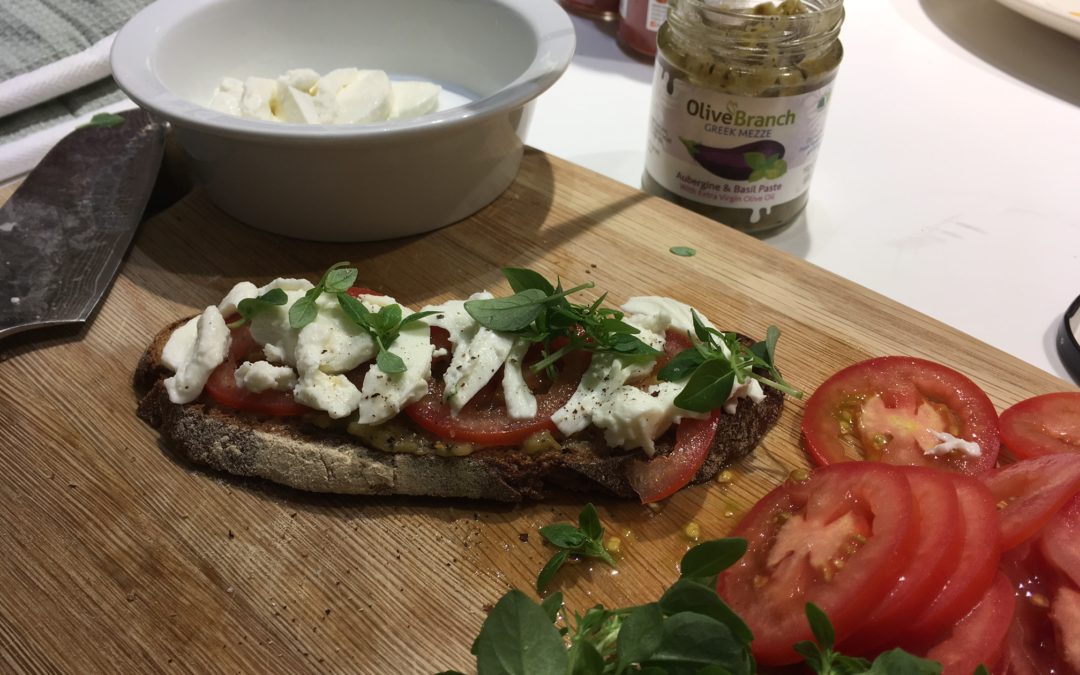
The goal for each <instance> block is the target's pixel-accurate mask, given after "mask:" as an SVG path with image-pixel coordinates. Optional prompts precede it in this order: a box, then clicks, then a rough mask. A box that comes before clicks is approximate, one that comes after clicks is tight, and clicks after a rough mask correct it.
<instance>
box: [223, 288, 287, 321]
mask: <svg viewBox="0 0 1080 675" xmlns="http://www.w3.org/2000/svg"><path fill="white" fill-rule="evenodd" d="M288 301H289V296H288V295H286V294H285V291H283V290H281V289H280V288H271V289H270V290H269V291H267V292H265V293H263V294H262V295H260V296H259V297H257V298H244V299H243V300H241V301H240V302H239V303H237V305H236V313H237V314H239V315H240V318H239V319H237V320H236V321H233V322H232V323H230V324H229V328H239V327H240V326H243V325H244V324H245V323H248V322H249V321H251V319H252V318H253V317H254V316H255V315H256V314H258V313H260V312H264V311H266V310H268V309H270V308H271V307H280V306H281V305H284V304H285V303H287V302H288Z"/></svg>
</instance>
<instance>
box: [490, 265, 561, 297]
mask: <svg viewBox="0 0 1080 675" xmlns="http://www.w3.org/2000/svg"><path fill="white" fill-rule="evenodd" d="M502 273H503V276H504V277H506V280H507V281H508V282H510V288H512V289H514V292H515V293H521V292H522V291H527V290H530V289H532V290H537V291H540V292H541V293H543V294H544V295H555V287H554V286H552V285H551V282H550V281H548V280H547V279H545V278H544V276H543V275H542V274H540V273H539V272H534V271H532V270H529V269H523V268H520V267H504V268H503V269H502Z"/></svg>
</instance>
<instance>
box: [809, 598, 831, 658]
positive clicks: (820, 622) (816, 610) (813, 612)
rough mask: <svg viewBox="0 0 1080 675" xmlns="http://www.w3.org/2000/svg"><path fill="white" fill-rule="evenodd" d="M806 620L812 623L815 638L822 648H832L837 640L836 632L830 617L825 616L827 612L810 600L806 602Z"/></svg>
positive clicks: (811, 629) (811, 628)
mask: <svg viewBox="0 0 1080 675" xmlns="http://www.w3.org/2000/svg"><path fill="white" fill-rule="evenodd" d="M806 620H807V622H808V623H809V624H810V631H811V632H812V633H813V634H814V639H815V640H817V643H818V644H819V645H820V646H821V648H822V649H832V648H833V644H835V642H836V633H835V632H834V631H833V627H832V623H830V622H829V617H827V616H825V612H823V611H821V608H820V607H818V606H817V605H815V604H814V603H812V602H808V603H806Z"/></svg>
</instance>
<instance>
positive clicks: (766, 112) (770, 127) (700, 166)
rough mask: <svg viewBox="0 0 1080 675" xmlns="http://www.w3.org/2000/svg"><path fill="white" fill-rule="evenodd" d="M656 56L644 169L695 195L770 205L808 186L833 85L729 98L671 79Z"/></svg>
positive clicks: (708, 200)
mask: <svg viewBox="0 0 1080 675" xmlns="http://www.w3.org/2000/svg"><path fill="white" fill-rule="evenodd" d="M673 72H674V69H673V68H671V66H670V65H669V64H668V63H667V62H666V61H665V60H664V59H663V57H662V56H658V57H657V59H656V69H655V71H654V74H653V91H652V114H651V118H650V121H649V139H648V144H647V146H646V151H645V169H646V171H648V173H649V175H650V176H652V178H653V179H654V180H655V181H656V182H657V183H659V184H660V185H662V186H663V187H664V188H666V189H668V190H670V191H671V192H674V193H675V194H677V195H679V196H680V197H684V198H687V199H691V200H693V201H697V202H701V203H703V204H709V205H713V206H722V207H728V208H736V209H754V210H755V216H756V214H757V210H758V209H764V213H768V211H769V209H771V208H772V207H773V206H775V205H777V204H784V203H786V202H789V201H791V200H793V199H795V198H797V197H799V196H800V195H802V194H803V193H804V192H806V191H807V190H808V189H809V188H810V178H811V176H812V175H813V172H814V160H815V159H816V157H817V151H818V147H819V145H820V144H821V136H822V132H823V131H824V127H825V113H826V112H827V111H828V109H829V100H830V98H831V92H832V83H831V82H830V83H828V84H826V85H825V86H823V87H821V88H819V89H815V90H814V91H812V92H809V93H806V94H799V95H796V96H779V97H753V96H733V95H730V94H725V93H723V92H719V91H716V90H715V89H708V88H705V87H699V86H696V85H693V84H690V83H689V82H687V81H686V80H684V79H681V78H677V77H673V76H672V74H673Z"/></svg>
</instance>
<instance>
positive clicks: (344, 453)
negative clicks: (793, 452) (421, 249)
mask: <svg viewBox="0 0 1080 675" xmlns="http://www.w3.org/2000/svg"><path fill="white" fill-rule="evenodd" d="M182 323H183V322H182V321H181V322H177V323H175V324H173V325H172V326H169V327H168V328H166V329H165V330H163V331H162V332H161V333H159V334H158V335H157V336H156V337H155V339H154V341H153V342H152V343H151V344H150V346H149V347H148V348H147V350H146V353H145V354H144V355H143V357H142V359H141V360H140V362H139V365H138V369H137V370H136V373H135V386H136V389H137V390H138V391H139V393H140V395H142V400H141V402H140V403H139V416H140V417H142V418H143V419H144V420H146V421H147V422H148V423H149V424H151V425H152V426H154V427H155V428H157V429H158V430H160V432H161V435H162V437H163V439H164V441H165V443H166V445H168V446H169V447H170V448H171V449H173V450H174V451H176V452H179V453H180V454H182V455H183V456H185V457H187V458H188V459H189V460H191V461H193V462H196V463H198V464H205V465H207V466H210V467H213V468H214V469H218V470H221V471H225V472H228V473H231V474H236V475H239V476H253V477H259V478H265V479H267V480H271V481H274V482H275V483H281V484H283V485H288V486H291V487H294V488H299V489H301V490H309V491H312V492H332V493H341V494H375V495H390V494H398V495H427V496H433V497H466V498H473V499H492V500H498V501H518V500H521V499H523V498H528V499H541V498H543V496H544V493H545V488H562V489H570V490H576V491H582V492H591V493H596V494H604V493H611V494H614V495H617V496H620V497H633V496H634V491H633V489H632V488H631V487H630V483H629V482H628V481H627V479H626V466H627V464H628V463H629V462H632V461H634V460H635V459H641V458H643V455H642V453H641V452H640V451H630V452H625V451H622V450H619V449H612V448H609V447H608V446H607V444H606V443H605V442H604V440H603V435H602V434H601V433H600V432H599V431H597V430H595V429H589V430H586V431H585V432H583V433H581V434H575V435H574V436H571V437H570V438H568V439H565V440H564V441H563V442H562V444H561V446H562V447H561V448H558V449H551V450H542V451H538V452H531V453H530V452H528V451H526V450H525V449H523V448H482V449H478V450H475V451H474V452H472V453H471V454H468V455H465V456H446V454H445V452H441V451H443V450H445V448H446V445H445V444H444V443H443V442H442V441H441V440H440V439H438V438H436V437H435V436H432V435H430V434H428V433H427V432H425V431H423V430H420V429H418V428H417V427H416V426H415V425H413V424H412V422H411V421H410V420H408V419H407V418H406V417H405V416H403V415H399V416H398V418H396V419H394V420H391V421H390V422H388V423H386V429H385V433H384V435H383V441H384V442H382V443H380V445H382V446H383V447H393V446H394V445H395V438H403V437H408V439H409V443H408V444H407V447H408V448H409V452H393V451H387V450H380V449H375V448H374V447H372V444H370V443H365V442H364V441H363V440H361V439H360V438H358V437H357V436H355V435H353V434H350V433H348V432H347V431H346V430H345V429H343V428H340V427H332V428H322V427H321V426H320V425H317V424H313V423H311V422H310V421H307V420H303V419H299V418H275V417H269V416H264V415H257V414H251V413H246V412H242V411H237V410H232V409H229V408H226V407H224V406H221V405H218V404H216V403H214V402H212V401H210V399H209V398H208V397H206V396H205V395H204V396H203V397H202V398H200V399H198V400H196V401H195V402H193V403H189V404H186V405H177V404H175V403H172V402H171V401H169V396H168V394H167V393H166V391H165V386H164V384H163V381H164V379H165V378H166V377H168V376H169V375H170V374H171V373H170V372H169V371H168V370H166V369H165V368H164V367H163V366H162V365H161V350H162V349H163V347H164V346H165V342H166V341H167V340H168V338H169V335H170V334H171V333H172V331H173V330H174V329H175V328H176V327H177V326H179V325H181V324H182ZM783 398H784V397H783V394H782V393H780V392H779V391H777V390H775V389H772V388H771V387H766V388H765V400H764V401H762V402H761V403H757V404H752V403H750V402H749V401H748V400H747V399H740V400H739V403H738V408H737V410H736V414H734V415H722V416H721V417H720V426H719V428H718V429H717V432H716V437H715V440H714V441H713V448H712V452H711V453H710V455H709V458H708V459H707V460H706V462H705V464H704V466H702V467H701V469H700V470H699V471H698V473H697V475H696V476H694V479H693V480H692V482H693V483H698V482H702V481H705V480H709V479H710V478H712V477H713V476H715V475H716V473H717V472H718V471H719V470H720V469H721V468H722V467H723V466H725V465H727V464H729V463H731V462H733V461H735V460H737V459H739V458H741V457H743V456H745V455H746V454H747V453H749V452H750V451H751V450H752V449H753V448H754V447H755V446H756V445H757V444H758V442H759V441H760V440H761V437H762V436H764V435H765V433H766V431H768V430H769V428H770V427H771V426H772V425H773V424H774V423H775V422H776V420H777V419H778V418H779V416H780V411H781V408H782V407H783ZM673 440H674V433H673V432H672V431H669V432H668V433H667V434H665V435H664V436H663V437H661V438H660V439H657V442H656V449H657V452H658V453H659V454H664V453H667V452H670V450H671V448H672V444H673ZM440 452H441V454H440Z"/></svg>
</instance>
